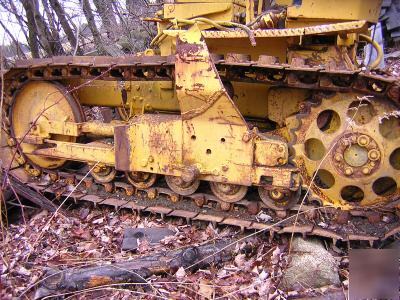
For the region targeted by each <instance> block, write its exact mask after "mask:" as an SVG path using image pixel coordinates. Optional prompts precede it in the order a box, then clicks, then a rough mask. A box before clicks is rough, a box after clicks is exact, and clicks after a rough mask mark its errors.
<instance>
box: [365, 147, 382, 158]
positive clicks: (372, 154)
mask: <svg viewBox="0 0 400 300" xmlns="http://www.w3.org/2000/svg"><path fill="white" fill-rule="evenodd" d="M380 156H381V155H380V153H379V151H378V150H376V149H371V150H370V151H369V152H368V158H369V159H370V160H378V159H379V157H380Z"/></svg>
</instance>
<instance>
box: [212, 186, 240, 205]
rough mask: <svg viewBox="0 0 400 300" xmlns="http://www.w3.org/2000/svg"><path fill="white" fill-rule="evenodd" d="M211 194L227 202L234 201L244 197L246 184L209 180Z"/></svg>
mask: <svg viewBox="0 0 400 300" xmlns="http://www.w3.org/2000/svg"><path fill="white" fill-rule="evenodd" d="M210 188H211V191H212V192H213V194H214V195H215V196H216V197H217V198H218V199H220V200H222V201H224V202H227V203H235V202H238V201H240V200H242V199H243V198H244V196H246V193H247V186H244V185H236V184H229V183H220V182H210Z"/></svg>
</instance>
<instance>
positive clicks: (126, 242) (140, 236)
mask: <svg viewBox="0 0 400 300" xmlns="http://www.w3.org/2000/svg"><path fill="white" fill-rule="evenodd" d="M174 234H175V231H172V230H170V229H168V228H127V229H125V231H124V239H123V241H122V250H124V251H129V250H130V251H134V250H136V249H137V248H138V247H139V244H138V241H143V240H147V241H148V242H149V244H153V245H154V244H157V243H159V242H160V241H161V240H162V239H163V238H165V237H167V236H170V235H174Z"/></svg>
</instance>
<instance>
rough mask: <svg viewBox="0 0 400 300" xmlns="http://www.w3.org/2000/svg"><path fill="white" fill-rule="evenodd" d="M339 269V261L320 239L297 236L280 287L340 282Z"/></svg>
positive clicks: (317, 285)
mask: <svg viewBox="0 0 400 300" xmlns="http://www.w3.org/2000/svg"><path fill="white" fill-rule="evenodd" d="M338 269H339V268H338V262H337V261H336V259H335V258H334V257H333V256H332V255H331V254H330V253H329V252H328V251H327V250H326V249H325V247H324V245H323V244H322V243H321V242H320V241H319V240H318V239H306V240H304V239H302V238H300V237H296V238H294V240H293V244H292V251H291V260H290V263H289V266H288V268H287V269H286V271H285V272H284V274H283V278H282V282H281V286H280V287H281V289H283V290H288V291H290V290H295V289H303V288H318V287H322V286H327V285H336V284H340V279H339V273H338Z"/></svg>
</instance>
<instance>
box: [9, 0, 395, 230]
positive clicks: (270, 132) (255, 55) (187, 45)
mask: <svg viewBox="0 0 400 300" xmlns="http://www.w3.org/2000/svg"><path fill="white" fill-rule="evenodd" d="M381 2H382V1H379V0H352V1H346V0H324V1H318V0H276V1H261V0H259V1H257V0H205V1H201V2H199V1H193V0H174V1H172V0H168V1H165V2H164V3H163V4H162V9H161V10H160V11H158V12H157V13H156V15H155V16H154V17H153V18H148V19H147V20H148V21H150V22H155V23H156V24H157V35H156V36H155V37H154V39H153V40H152V42H151V47H150V48H149V49H147V50H145V51H143V52H141V53H137V54H136V55H127V56H123V57H106V56H91V57H89V56H81V57H79V56H64V57H51V58H43V59H30V60H21V61H17V62H16V64H15V67H13V68H11V69H10V70H8V71H7V72H6V73H5V74H4V84H3V97H4V104H3V108H2V110H3V111H2V113H3V130H2V149H3V150H2V161H3V172H8V173H9V174H11V175H12V176H19V177H20V178H22V177H23V178H24V179H23V180H24V182H27V183H28V182H36V183H38V182H41V181H43V180H44V178H47V183H48V185H47V186H49V185H50V184H52V185H53V186H54V185H56V184H57V183H58V182H61V181H63V180H64V181H65V180H67V181H68V178H70V177H71V176H75V177H74V179H73V180H72V182H74V183H75V184H76V182H77V181H79V183H81V182H85V183H86V184H87V185H86V188H87V189H89V188H90V187H92V185H99V186H100V187H104V189H105V192H106V193H109V195H111V196H109V199H110V198H111V199H114V200H115V198H116V197H112V195H114V194H115V191H116V190H117V189H119V188H121V187H122V188H123V189H125V190H126V193H127V194H128V196H131V195H132V194H134V193H135V192H137V191H143V192H144V193H147V196H148V198H149V199H155V198H157V196H159V195H161V194H166V195H169V196H170V199H171V200H172V201H171V202H169V204H168V203H167V204H165V203H164V204H163V205H157V207H158V208H157V209H158V211H161V213H162V214H166V215H174V214H173V213H172V212H173V211H180V213H181V214H182V211H184V209H183V208H179V207H178V208H177V207H176V206H177V205H178V203H182V202H185V201H186V203H188V202H191V203H194V204H195V205H197V206H198V207H204V205H206V204H207V203H208V202H209V201H214V202H215V203H217V205H216V207H217V209H215V212H216V213H214V215H213V218H214V219H212V218H211V217H209V218H211V219H212V220H217V221H216V222H220V221H221V220H222V219H221V218H222V217H220V216H221V214H222V213H228V214H229V213H232V212H234V211H235V209H236V206H237V205H239V206H240V205H242V206H243V205H244V206H246V207H247V208H248V211H247V213H245V214H244V217H240V218H237V219H235V220H234V221H232V220H230V223H231V224H233V225H236V224H240V226H244V227H251V226H250V225H251V224H253V223H254V222H253V221H251V220H250V221H249V219H248V218H249V215H255V214H258V213H259V212H260V211H262V210H268V211H272V212H273V213H276V214H277V215H278V216H282V215H283V216H287V212H290V211H295V212H297V213H298V212H299V211H301V210H302V206H307V207H314V208H315V209H319V208H327V209H330V211H332V212H333V214H336V213H340V214H341V215H343V214H345V215H346V216H349V215H350V216H351V215H353V216H367V222H370V223H372V219H373V218H371V217H370V216H371V212H375V214H373V216H376V212H378V219H379V218H381V217H382V214H385V213H389V214H391V215H392V216H393V218H392V219H393V220H394V222H393V224H392V225H393V226H392V227H390V226H389V227H390V228H393V229H392V231H391V234H394V233H396V232H398V231H400V229H399V222H398V217H396V214H398V212H399V195H400V148H399V147H400V146H399V145H400V110H399V105H400V81H399V79H398V78H394V77H391V76H390V74H386V73H385V72H384V71H382V70H378V69H377V66H378V65H379V63H380V61H381V60H382V59H383V52H382V49H381V47H380V46H379V44H377V43H376V42H375V41H374V39H373V38H372V37H371V35H370V28H371V26H374V24H375V23H376V22H377V21H378V18H379V14H380V7H381ZM366 44H370V45H371V46H372V47H373V49H374V51H376V53H377V55H376V59H374V60H373V61H371V60H370V61H369V62H368V64H367V65H363V64H362V63H361V62H360V61H362V59H361V60H360V58H359V54H360V48H362V47H363V46H365V45H366ZM93 107H97V108H99V107H100V108H102V109H107V110H109V111H110V112H111V116H112V117H111V119H110V120H107V121H105V120H104V119H102V118H100V119H96V118H91V119H90V118H88V117H87V114H86V113H85V112H86V111H87V110H88V109H89V110H90V109H91V108H93ZM82 169H84V170H86V171H85V172H84V173H82V174H81V175H80V177H79V176H78V175H76V174H79V171H78V170H82ZM77 176H78V177H77ZM77 178H78V179H77ZM49 182H50V183H49ZM89 182H90V183H89ZM36 186H40V184H37V185H36ZM42 189H43V188H42ZM95 190H96V189H95ZM47 191H48V190H47ZM74 191H75V190H74ZM101 192H104V191H103V190H101V191H99V189H97V190H96V192H94V193H93V194H94V195H95V196H96V197H100V196H99V195H100V194H101ZM69 195H70V194H69ZM78 198H79V197H78ZM83 198H84V197H83ZM93 199H94V198H93V197H92V201H94V202H96V201H97V202H99V201H98V200H93ZM96 199H98V198H96ZM128 200H129V199H128ZM146 201H150V203H151V200H146ZM153 201H154V200H153ZM105 202H107V201H105ZM108 202H112V201H108ZM126 203H128V204H126ZM148 203H149V202H148ZM112 205H114V204H112ZM124 205H125V206H127V205H131V206H134V205H135V201H134V200H130V201H126V202H125V204H124ZM187 205H189V204H187ZM115 206H117V205H115ZM150 206H151V205H149V204H144V205H142V207H150ZM157 209H153V211H157ZM197 214H198V212H197ZM175 215H179V213H178V212H177V213H176V214H175ZM183 215H185V217H187V218H188V216H197V215H196V214H194V215H193V214H190V213H188V212H186V214H183ZM197 218H198V219H201V218H200V217H197ZM203 219H207V218H203ZM220 219H221V220H220ZM339 219H340V218H339ZM375 219H376V218H375ZM218 220H219V221H218ZM346 220H348V217H347V219H346ZM379 220H380V219H379ZM379 220H378V221H379ZM227 222H228V221H227ZM243 224H244V225H243ZM254 224H255V223H254ZM258 226H261V225H258ZM253 227H254V228H256V226H253ZM257 228H258V227H257ZM387 234H388V233H387V232H385V233H383V235H387Z"/></svg>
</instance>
